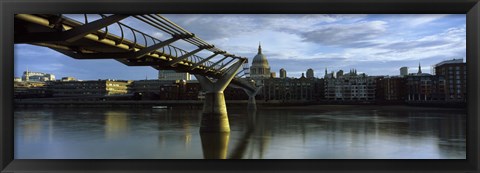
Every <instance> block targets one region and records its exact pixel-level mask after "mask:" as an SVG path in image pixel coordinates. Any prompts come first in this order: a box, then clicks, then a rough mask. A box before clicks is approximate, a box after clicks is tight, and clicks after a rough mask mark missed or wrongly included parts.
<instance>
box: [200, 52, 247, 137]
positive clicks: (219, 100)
mask: <svg viewBox="0 0 480 173" xmlns="http://www.w3.org/2000/svg"><path fill="white" fill-rule="evenodd" d="M244 61H245V60H243V59H240V60H239V61H238V62H236V63H235V64H233V65H232V67H230V68H229V69H228V70H227V71H226V72H225V74H224V75H223V76H222V77H220V78H218V80H217V81H216V82H213V81H212V80H211V79H209V78H207V77H205V76H202V75H198V74H195V77H196V78H197V80H198V82H199V83H200V86H201V87H202V89H203V90H204V91H205V92H206V93H205V102H204V104H203V112H202V120H201V123H200V132H230V125H229V123H228V114H227V105H226V103H225V95H224V94H223V91H224V90H225V88H227V86H228V84H230V82H231V81H232V79H233V78H234V77H235V74H236V73H237V71H238V70H239V69H240V68H241V67H242V64H243V63H244Z"/></svg>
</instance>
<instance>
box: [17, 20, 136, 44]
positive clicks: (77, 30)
mask: <svg viewBox="0 0 480 173" xmlns="http://www.w3.org/2000/svg"><path fill="white" fill-rule="evenodd" d="M16 17H18V18H24V19H25V20H35V19H28V18H32V17H33V16H32V15H23V14H18V15H17V16H16ZM127 17H128V15H123V14H115V15H111V16H108V17H105V18H102V19H98V20H96V21H93V22H90V23H86V24H83V25H80V26H77V27H74V28H72V29H70V30H66V31H58V32H33V33H23V34H18V35H15V43H37V42H57V41H66V42H74V41H76V40H79V39H81V38H83V37H85V36H86V35H88V34H90V33H93V32H96V31H98V30H100V29H102V28H104V27H107V26H109V25H111V24H113V23H115V22H118V21H120V20H122V19H125V18H127ZM53 24H55V23H53Z"/></svg>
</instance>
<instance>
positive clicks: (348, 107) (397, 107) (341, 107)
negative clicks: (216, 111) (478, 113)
mask: <svg viewBox="0 0 480 173" xmlns="http://www.w3.org/2000/svg"><path fill="white" fill-rule="evenodd" d="M262 109H269V110H272V109H277V110H278V109H280V110H281V109H288V110H309V111H310V110H315V111H336V110H380V111H385V110H388V111H402V110H410V111H411V110H418V111H423V110H428V111H436V110H438V111H442V110H465V111H466V108H456V107H452V108H449V107H421V106H410V105H305V106H287V107H262Z"/></svg>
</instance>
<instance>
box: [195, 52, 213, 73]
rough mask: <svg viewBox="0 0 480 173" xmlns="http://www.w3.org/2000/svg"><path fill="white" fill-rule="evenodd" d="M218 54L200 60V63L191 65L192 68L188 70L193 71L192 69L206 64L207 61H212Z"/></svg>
mask: <svg viewBox="0 0 480 173" xmlns="http://www.w3.org/2000/svg"><path fill="white" fill-rule="evenodd" d="M220 53H221V52H215V53H214V54H213V55H210V56H209V57H207V58H205V59H203V60H201V61H200V62H198V63H195V64H193V66H192V67H191V68H190V70H193V69H195V68H197V67H198V66H200V65H202V64H203V63H205V62H207V61H208V60H210V59H212V58H213V57H215V56H217V55H218V54H220Z"/></svg>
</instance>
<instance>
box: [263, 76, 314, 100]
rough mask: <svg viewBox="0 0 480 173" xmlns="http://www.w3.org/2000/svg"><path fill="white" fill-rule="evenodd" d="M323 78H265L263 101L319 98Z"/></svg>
mask: <svg viewBox="0 0 480 173" xmlns="http://www.w3.org/2000/svg"><path fill="white" fill-rule="evenodd" d="M320 82H323V80H316V79H313V78H311V79H309V78H305V77H304V76H303V77H301V78H298V79H297V78H270V79H267V80H265V85H264V88H265V90H264V99H265V101H267V102H268V101H278V102H292V101H293V102H294V101H316V100H318V99H319V95H320V94H319V93H318V92H320V91H321V88H322V87H321V85H323V84H321V83H320Z"/></svg>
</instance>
